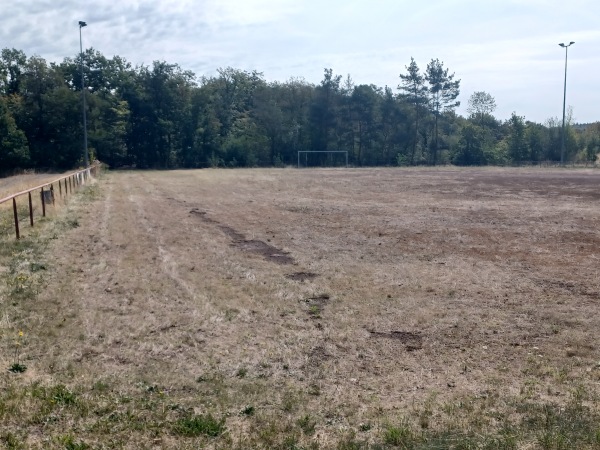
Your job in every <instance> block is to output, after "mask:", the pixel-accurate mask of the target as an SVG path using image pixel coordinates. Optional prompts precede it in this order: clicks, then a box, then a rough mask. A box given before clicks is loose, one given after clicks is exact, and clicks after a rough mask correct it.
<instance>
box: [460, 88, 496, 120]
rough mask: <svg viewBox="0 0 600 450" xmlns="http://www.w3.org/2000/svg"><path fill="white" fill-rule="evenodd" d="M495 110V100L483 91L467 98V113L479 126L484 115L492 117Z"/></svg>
mask: <svg viewBox="0 0 600 450" xmlns="http://www.w3.org/2000/svg"><path fill="white" fill-rule="evenodd" d="M495 110H496V100H495V99H494V97H492V96H491V94H488V93H487V92H484V91H477V92H473V94H471V97H469V106H468V107H467V112H468V113H469V114H470V115H471V117H473V118H475V119H477V120H478V121H479V123H480V124H481V123H482V122H483V120H484V118H485V116H486V115H490V116H491V115H492V113H493V112H494V111H495Z"/></svg>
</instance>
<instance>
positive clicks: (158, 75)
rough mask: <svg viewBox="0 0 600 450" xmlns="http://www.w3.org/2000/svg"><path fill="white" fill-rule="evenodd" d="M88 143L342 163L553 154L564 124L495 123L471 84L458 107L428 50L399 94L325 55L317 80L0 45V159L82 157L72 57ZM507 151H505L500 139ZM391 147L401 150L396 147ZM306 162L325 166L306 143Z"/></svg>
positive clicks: (579, 153) (44, 162) (99, 151)
mask: <svg viewBox="0 0 600 450" xmlns="http://www.w3.org/2000/svg"><path fill="white" fill-rule="evenodd" d="M81 62H83V69H84V77H85V78H84V80H85V85H86V89H85V101H86V112H87V128H88V141H89V144H88V149H89V152H90V154H91V155H92V157H97V158H99V159H100V160H101V161H103V162H106V163H107V164H108V165H109V166H111V167H120V166H133V167H138V168H176V167H190V168H197V167H232V168H233V167H255V166H276V167H283V166H285V165H292V164H295V163H296V161H297V155H298V151H301V150H313V151H314V150H321V151H323V150H328V151H331V150H344V151H348V155H349V164H350V165H356V166H373V165H382V166H393V165H415V164H437V163H447V162H450V161H452V162H454V163H456V164H510V163H513V164H521V163H524V162H528V161H534V162H541V161H557V160H560V154H561V142H562V134H561V133H562V131H561V130H562V126H561V125H562V124H561V122H560V121H558V120H557V119H554V118H552V119H549V120H548V122H547V123H545V124H544V125H541V124H529V123H527V122H525V121H524V118H522V117H519V116H517V115H516V114H515V115H514V117H511V119H510V120H509V121H508V122H506V123H504V124H501V123H500V122H499V121H497V120H496V119H495V118H494V117H493V115H492V114H493V112H494V109H495V100H494V98H493V97H492V96H491V95H490V94H488V93H487V92H485V91H478V92H475V93H473V94H472V95H471V98H470V99H469V113H470V116H469V117H468V118H467V119H465V118H462V117H459V116H457V115H456V114H455V113H454V109H455V108H456V107H457V106H458V105H459V104H460V102H459V100H458V96H459V93H460V80H458V79H455V75H454V74H453V73H450V72H449V70H448V69H447V68H445V67H444V65H443V62H441V61H440V60H439V59H431V61H430V62H429V64H428V65H427V67H426V70H425V71H423V72H421V70H420V69H419V66H418V65H417V63H416V61H415V60H414V59H413V58H411V61H410V64H409V65H407V66H405V69H406V71H405V73H403V74H400V83H399V86H398V87H397V88H398V94H396V93H394V91H393V90H392V89H391V88H389V87H387V86H386V87H385V88H381V87H377V86H374V85H372V84H360V85H355V83H354V82H353V81H352V78H351V77H350V75H348V76H347V77H346V78H345V79H343V78H342V76H341V75H335V74H334V72H333V70H332V69H331V68H327V69H325V71H324V75H323V79H322V81H321V82H320V83H319V84H318V85H316V86H315V85H313V84H310V83H307V82H306V81H304V80H302V79H290V80H288V81H286V82H284V83H281V82H267V81H266V80H265V79H264V76H263V74H262V73H260V72H257V71H251V72H248V71H243V70H238V69H234V68H231V67H227V68H221V69H219V70H218V71H217V75H216V76H212V77H200V78H198V77H196V75H195V74H193V73H191V72H189V71H186V70H184V69H182V68H181V67H179V66H178V65H177V64H171V63H168V62H165V61H154V62H153V63H152V64H151V65H149V66H144V65H142V66H138V67H132V65H131V64H130V63H128V62H127V61H125V60H124V59H123V58H121V57H119V56H114V57H112V58H106V57H105V56H103V55H102V54H101V53H100V52H98V51H96V50H94V49H87V50H85V51H84V53H83V56H82V59H81V57H80V56H79V55H77V57H75V58H65V59H64V61H63V62H61V63H59V64H56V63H51V64H48V63H47V62H46V61H45V60H44V59H42V58H40V57H37V56H31V57H29V58H28V57H27V56H26V55H25V54H24V53H23V52H21V51H19V50H15V49H3V50H2V53H1V57H0V167H1V168H2V170H3V171H5V172H7V173H10V172H12V171H14V170H15V169H18V168H29V167H34V168H35V167H37V168H59V169H66V168H71V167H73V166H77V165H80V164H81V163H82V161H83V158H82V157H83V154H82V135H83V125H82V120H81V119H82V117H81V105H82V92H81V71H80V63H81ZM571 117H572V115H571V112H569V117H568V121H567V127H566V132H565V146H566V158H567V160H568V161H575V160H577V161H581V162H584V161H585V162H587V163H590V162H594V161H595V160H596V154H597V153H598V151H599V144H598V142H600V137H598V136H595V135H594V134H590V133H588V132H587V131H585V130H582V129H576V128H575V127H574V126H573V124H572V123H571ZM505 150H506V151H505ZM399 155H400V156H399ZM314 157H315V158H316V159H315V164H314V165H329V164H330V163H331V161H330V160H328V156H326V155H315V156H314Z"/></svg>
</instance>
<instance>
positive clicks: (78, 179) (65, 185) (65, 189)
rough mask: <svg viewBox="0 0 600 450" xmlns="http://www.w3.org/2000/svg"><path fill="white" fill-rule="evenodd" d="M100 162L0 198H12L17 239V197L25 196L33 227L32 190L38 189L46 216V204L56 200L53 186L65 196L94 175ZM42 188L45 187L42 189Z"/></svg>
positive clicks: (59, 193)
mask: <svg viewBox="0 0 600 450" xmlns="http://www.w3.org/2000/svg"><path fill="white" fill-rule="evenodd" d="M100 167H101V166H100V164H94V165H92V166H90V167H88V168H87V169H82V170H78V171H77V172H73V173H71V174H69V175H65V176H62V177H60V178H57V179H56V180H53V181H50V182H48V183H45V184H41V185H39V186H36V187H34V188H31V189H27V190H24V191H21V192H17V193H16V194H12V195H9V196H8V197H5V198H3V199H0V205H2V204H3V203H7V202H10V201H11V200H12V209H13V216H14V223H15V235H16V238H17V239H20V238H21V233H20V229H19V210H18V208H17V199H18V198H19V197H22V196H25V195H26V196H27V200H28V206H29V224H30V226H32V227H33V224H34V214H33V211H34V208H33V199H32V195H31V193H32V192H36V191H38V190H39V192H40V203H41V206H42V217H46V206H47V205H49V204H52V205H54V204H55V201H56V189H55V186H58V196H59V197H60V198H63V197H66V196H67V195H69V194H72V193H73V192H74V191H75V190H76V189H77V188H79V187H80V186H82V185H83V184H85V182H86V181H88V180H89V179H90V178H91V177H92V175H93V176H96V175H97V174H98V171H99V170H100ZM44 188H46V189H45V190H44Z"/></svg>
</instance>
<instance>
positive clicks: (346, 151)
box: [298, 150, 348, 169]
mask: <svg viewBox="0 0 600 450" xmlns="http://www.w3.org/2000/svg"><path fill="white" fill-rule="evenodd" d="M309 153H321V154H323V153H327V154H343V155H344V161H345V165H344V167H346V168H347V167H348V150H298V169H299V168H300V167H301V166H300V161H301V158H300V157H301V155H304V158H305V161H307V159H308V154H309Z"/></svg>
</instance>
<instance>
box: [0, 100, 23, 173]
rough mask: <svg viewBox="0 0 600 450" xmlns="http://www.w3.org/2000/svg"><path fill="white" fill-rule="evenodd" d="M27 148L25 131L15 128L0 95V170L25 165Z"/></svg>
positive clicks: (14, 123)
mask: <svg viewBox="0 0 600 450" xmlns="http://www.w3.org/2000/svg"><path fill="white" fill-rule="evenodd" d="M28 164H29V148H28V147H27V139H26V138H25V133H23V131H21V130H20V129H19V128H17V124H16V122H15V119H14V118H13V117H12V115H11V113H10V110H9V109H8V106H7V104H6V102H5V100H4V98H3V97H1V96H0V167H1V168H2V170H5V169H14V168H17V167H27V165H28Z"/></svg>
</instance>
